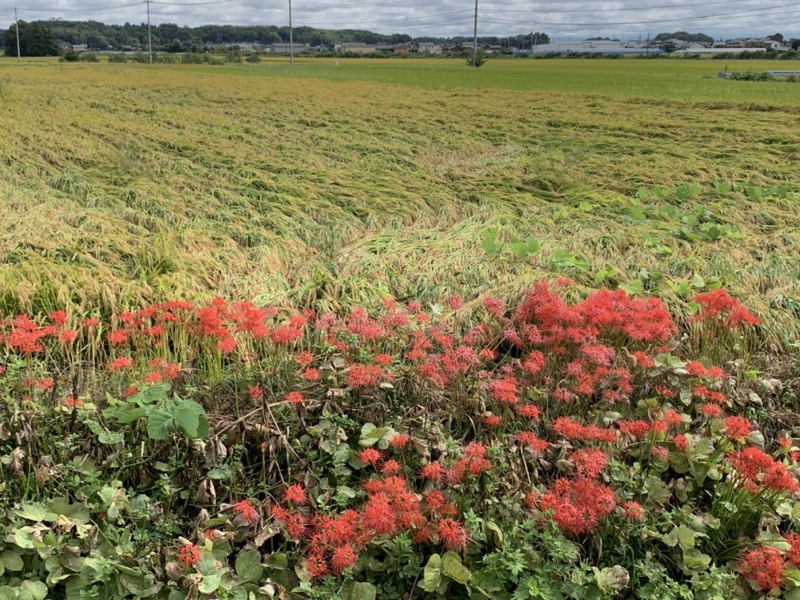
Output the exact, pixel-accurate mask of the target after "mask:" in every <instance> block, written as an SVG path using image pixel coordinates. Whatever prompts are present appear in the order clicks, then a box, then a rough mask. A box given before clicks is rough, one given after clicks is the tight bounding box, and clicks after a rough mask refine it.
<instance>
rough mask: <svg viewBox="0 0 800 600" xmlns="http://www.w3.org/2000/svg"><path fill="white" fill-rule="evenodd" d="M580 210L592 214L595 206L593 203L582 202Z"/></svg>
mask: <svg viewBox="0 0 800 600" xmlns="http://www.w3.org/2000/svg"><path fill="white" fill-rule="evenodd" d="M578 208H580V209H581V210H582V211H583V212H585V213H590V212H592V210H593V209H594V204H592V203H591V202H581V203H580V204H579V205H578Z"/></svg>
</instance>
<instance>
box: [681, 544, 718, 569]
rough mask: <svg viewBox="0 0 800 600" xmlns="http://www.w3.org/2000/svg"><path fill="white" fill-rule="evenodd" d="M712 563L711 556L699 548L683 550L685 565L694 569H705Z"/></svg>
mask: <svg viewBox="0 0 800 600" xmlns="http://www.w3.org/2000/svg"><path fill="white" fill-rule="evenodd" d="M710 564H711V557H710V556H709V555H708V554H703V553H702V552H700V550H698V549H697V548H689V549H688V550H684V552H683V566H684V567H686V568H687V569H691V570H693V571H703V570H705V569H707V568H708V565H710Z"/></svg>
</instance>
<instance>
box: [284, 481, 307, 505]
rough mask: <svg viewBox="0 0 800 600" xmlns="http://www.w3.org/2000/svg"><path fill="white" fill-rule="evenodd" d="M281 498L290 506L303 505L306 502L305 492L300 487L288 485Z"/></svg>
mask: <svg viewBox="0 0 800 600" xmlns="http://www.w3.org/2000/svg"><path fill="white" fill-rule="evenodd" d="M283 498H284V500H286V501H287V502H291V503H292V504H301V505H302V504H305V503H306V501H307V498H306V491H305V490H304V489H303V487H302V486H300V485H297V484H295V485H290V486H289V487H287V488H286V489H285V490H284V492H283Z"/></svg>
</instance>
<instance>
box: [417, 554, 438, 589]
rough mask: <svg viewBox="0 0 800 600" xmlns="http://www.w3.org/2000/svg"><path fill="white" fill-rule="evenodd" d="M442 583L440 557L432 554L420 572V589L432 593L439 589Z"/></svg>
mask: <svg viewBox="0 0 800 600" xmlns="http://www.w3.org/2000/svg"><path fill="white" fill-rule="evenodd" d="M441 583H442V557H441V556H439V555H438V554H432V555H431V557H430V558H429V559H428V564H426V565H425V569H424V571H423V572H422V589H423V590H425V591H426V592H430V593H433V592H435V591H436V590H438V589H439V585H440V584H441Z"/></svg>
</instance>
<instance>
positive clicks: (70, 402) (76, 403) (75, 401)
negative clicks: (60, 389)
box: [64, 396, 83, 408]
mask: <svg viewBox="0 0 800 600" xmlns="http://www.w3.org/2000/svg"><path fill="white" fill-rule="evenodd" d="M64 406H66V407H67V408H80V407H81V406H83V400H81V399H80V398H75V397H73V396H67V398H66V400H64Z"/></svg>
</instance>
